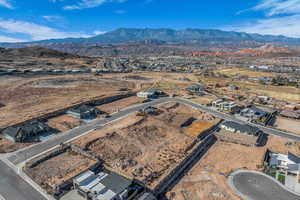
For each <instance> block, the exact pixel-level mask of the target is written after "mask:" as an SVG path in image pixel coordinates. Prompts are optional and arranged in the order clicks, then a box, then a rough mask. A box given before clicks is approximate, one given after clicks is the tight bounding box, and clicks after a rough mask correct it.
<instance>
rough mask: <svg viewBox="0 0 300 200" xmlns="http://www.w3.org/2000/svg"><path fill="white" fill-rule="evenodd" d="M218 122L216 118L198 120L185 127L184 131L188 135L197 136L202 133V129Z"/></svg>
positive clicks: (204, 129)
mask: <svg viewBox="0 0 300 200" xmlns="http://www.w3.org/2000/svg"><path fill="white" fill-rule="evenodd" d="M217 122H218V120H210V121H208V120H198V121H196V122H194V123H193V124H192V125H191V126H190V127H189V128H187V129H186V133H187V134H188V135H191V136H194V137H197V136H198V135H200V133H202V132H203V131H206V130H208V129H209V128H211V127H212V126H213V125H215V124H216V123H217Z"/></svg>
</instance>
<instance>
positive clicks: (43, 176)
mask: <svg viewBox="0 0 300 200" xmlns="http://www.w3.org/2000/svg"><path fill="white" fill-rule="evenodd" d="M30 163H31V162H29V164H30ZM29 164H28V165H29ZM94 164H96V161H94V160H91V159H88V158H87V157H84V156H82V155H80V154H78V153H76V152H74V151H71V150H69V151H67V152H65V153H62V154H60V155H58V156H55V157H53V158H51V159H49V160H47V161H45V162H43V163H41V164H39V165H38V166H36V167H33V168H28V167H26V168H25V172H26V174H27V175H29V176H30V177H31V178H32V179H33V180H34V181H35V182H36V183H38V184H39V185H40V186H42V187H43V188H44V189H46V191H48V192H50V193H51V192H53V189H54V188H55V186H56V185H58V184H61V183H63V182H65V181H66V180H68V179H70V178H72V177H74V176H76V175H78V174H79V173H81V172H82V171H84V170H87V169H88V168H89V167H91V166H92V165H94Z"/></svg>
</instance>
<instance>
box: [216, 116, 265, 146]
mask: <svg viewBox="0 0 300 200" xmlns="http://www.w3.org/2000/svg"><path fill="white" fill-rule="evenodd" d="M220 128H221V130H225V131H219V132H218V133H217V135H216V136H217V137H218V138H220V139H221V140H225V141H229V142H235V143H239V144H244V145H247V146H263V145H265V144H266V142H267V140H268V137H267V134H265V133H264V132H262V131H261V130H260V129H259V128H257V127H253V126H250V125H248V124H239V123H236V122H233V121H225V122H223V123H222V124H221V125H220Z"/></svg>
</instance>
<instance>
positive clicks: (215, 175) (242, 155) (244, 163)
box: [168, 136, 300, 200]
mask: <svg viewBox="0 0 300 200" xmlns="http://www.w3.org/2000/svg"><path fill="white" fill-rule="evenodd" d="M287 142H291V141H290V140H287V139H284V138H280V137H277V136H270V138H269V141H268V144H267V145H266V146H265V147H260V148H257V147H246V146H243V145H239V144H232V143H227V142H221V141H218V142H217V143H216V144H215V145H214V146H213V147H212V148H211V149H210V150H209V151H208V153H207V154H206V155H205V156H204V157H203V158H202V160H200V161H199V162H198V163H197V164H196V165H195V166H194V168H193V169H192V170H191V171H190V172H189V173H188V174H187V175H186V176H185V177H184V178H183V179H182V180H181V181H180V182H179V184H177V185H176V186H175V188H174V189H173V190H172V191H171V192H170V193H169V194H168V196H169V197H170V198H169V199H176V200H183V199H191V200H208V199H214V200H240V198H239V197H238V196H237V195H235V194H234V192H233V191H232V190H231V189H230V187H229V186H228V184H227V176H228V175H229V174H230V173H231V172H233V171H235V170H237V169H242V168H243V169H250V170H261V169H260V166H261V163H262V160H263V157H264V154H265V151H266V149H267V148H269V149H271V150H273V151H276V152H281V153H287V152H288V151H290V152H293V153H296V154H298V155H299V154H300V151H299V146H300V144H299V143H293V142H292V144H291V145H286V144H287Z"/></svg>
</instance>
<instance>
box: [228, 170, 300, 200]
mask: <svg viewBox="0 0 300 200" xmlns="http://www.w3.org/2000/svg"><path fill="white" fill-rule="evenodd" d="M229 181H230V185H231V187H233V189H234V190H235V191H236V192H237V193H238V194H239V195H240V196H241V197H243V198H244V199H245V200H299V199H300V196H298V195H296V194H294V193H291V192H289V191H288V190H286V189H285V188H284V187H283V186H282V185H280V183H278V182H277V181H274V180H273V179H271V178H270V177H268V176H266V175H264V174H261V173H257V172H251V171H237V172H236V173H233V174H232V176H231V177H230V180H229Z"/></svg>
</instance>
